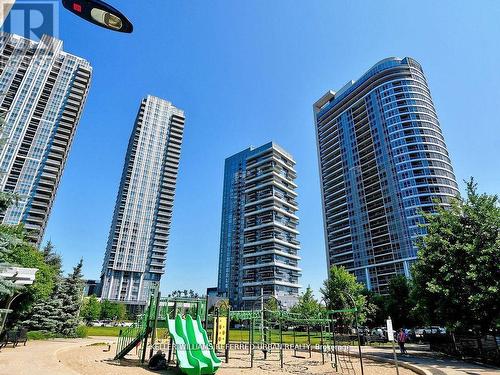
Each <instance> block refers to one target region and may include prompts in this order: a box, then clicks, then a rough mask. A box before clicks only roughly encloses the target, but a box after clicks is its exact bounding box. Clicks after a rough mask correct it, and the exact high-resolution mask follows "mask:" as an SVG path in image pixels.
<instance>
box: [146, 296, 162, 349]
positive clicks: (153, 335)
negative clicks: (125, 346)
mask: <svg viewBox="0 0 500 375" xmlns="http://www.w3.org/2000/svg"><path fill="white" fill-rule="evenodd" d="M160 297H161V292H160V291H158V294H157V295H156V304H155V320H154V323H153V332H152V333H151V350H150V351H149V358H151V357H152V356H153V351H154V345H155V340H156V327H157V326H158V313H159V309H160Z"/></svg>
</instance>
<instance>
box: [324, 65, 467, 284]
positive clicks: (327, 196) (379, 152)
mask: <svg viewBox="0 0 500 375" xmlns="http://www.w3.org/2000/svg"><path fill="white" fill-rule="evenodd" d="M314 113H315V121H316V135H317V143H318V156H319V164H320V172H321V173H320V174H321V187H322V195H323V214H324V222H325V238H326V248H327V262H328V267H330V266H331V265H334V264H336V265H343V266H345V267H346V268H347V269H349V270H350V271H352V272H353V273H355V274H356V276H357V278H358V280H359V281H362V282H363V283H365V284H366V285H367V286H368V288H369V289H372V290H374V291H376V292H380V293H384V292H385V289H386V287H387V285H388V282H389V280H390V278H392V277H393V276H394V275H395V274H406V275H408V274H409V264H410V263H411V261H413V260H414V259H415V258H416V255H417V249H416V246H415V243H416V242H415V240H416V239H417V238H418V237H419V236H422V235H425V228H422V227H420V225H419V224H421V223H423V222H424V220H423V218H422V216H421V215H420V210H423V211H428V212H432V211H433V210H434V208H435V205H436V204H439V205H448V204H449V200H450V198H451V197H453V196H455V195H457V194H458V186H457V183H456V181H455V175H454V173H453V168H452V166H451V161H450V158H449V155H448V151H447V149H446V144H445V142H444V137H443V134H442V132H441V128H440V125H439V121H438V118H437V114H436V111H435V108H434V105H433V103H432V98H431V94H430V91H429V88H428V86H427V82H426V79H425V76H424V73H423V70H422V68H421V66H420V64H418V62H416V61H415V60H413V59H411V58H408V57H407V58H404V59H400V58H388V59H385V60H382V61H380V62H379V63H377V64H376V65H375V66H374V67H372V68H371V69H370V70H369V71H368V72H366V73H365V74H364V75H363V76H362V77H361V78H360V79H359V80H357V81H355V82H353V81H351V82H350V83H348V84H347V85H346V86H344V87H343V88H342V89H341V90H340V91H339V92H337V93H335V92H333V91H329V92H327V93H326V94H325V95H324V96H323V97H322V98H321V99H320V100H318V101H317V102H316V103H315V105H314Z"/></svg>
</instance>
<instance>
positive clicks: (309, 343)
mask: <svg viewBox="0 0 500 375" xmlns="http://www.w3.org/2000/svg"><path fill="white" fill-rule="evenodd" d="M307 346H308V347H309V358H311V357H312V353H311V329H310V327H309V324H307Z"/></svg>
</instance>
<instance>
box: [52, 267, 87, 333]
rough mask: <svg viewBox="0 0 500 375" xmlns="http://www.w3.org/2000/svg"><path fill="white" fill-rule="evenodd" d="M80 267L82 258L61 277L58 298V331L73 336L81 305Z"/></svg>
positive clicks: (81, 284) (81, 281) (81, 283)
mask: <svg viewBox="0 0 500 375" xmlns="http://www.w3.org/2000/svg"><path fill="white" fill-rule="evenodd" d="M82 267H83V260H80V262H78V264H77V265H76V266H75V267H74V268H73V272H72V273H71V274H69V275H68V277H66V278H65V279H63V281H62V283H61V288H59V293H58V296H57V297H58V298H59V299H60V300H61V301H62V306H61V319H60V320H61V328H60V333H61V334H62V335H64V336H70V337H73V336H75V335H76V328H77V327H78V317H79V315H80V308H81V306H82V292H83V280H82Z"/></svg>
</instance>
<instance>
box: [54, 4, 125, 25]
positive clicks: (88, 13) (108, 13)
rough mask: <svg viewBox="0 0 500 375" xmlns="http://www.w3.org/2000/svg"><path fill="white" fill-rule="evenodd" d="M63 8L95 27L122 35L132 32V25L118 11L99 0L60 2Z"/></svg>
mask: <svg viewBox="0 0 500 375" xmlns="http://www.w3.org/2000/svg"><path fill="white" fill-rule="evenodd" d="M62 3H63V6H64V7H65V8H66V9H68V10H69V11H70V12H72V13H74V14H76V15H77V16H78V17H80V18H83V19H84V20H86V21H88V22H91V23H93V24H95V25H98V26H101V27H104V28H106V29H109V30H113V31H118V32H122V33H131V32H132V31H133V30H134V27H133V25H132V23H131V22H130V21H129V20H128V19H127V17H125V16H124V15H123V14H122V13H121V12H120V11H119V10H118V9H115V8H113V7H112V6H111V5H109V4H107V3H105V2H104V1H101V0H62Z"/></svg>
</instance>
